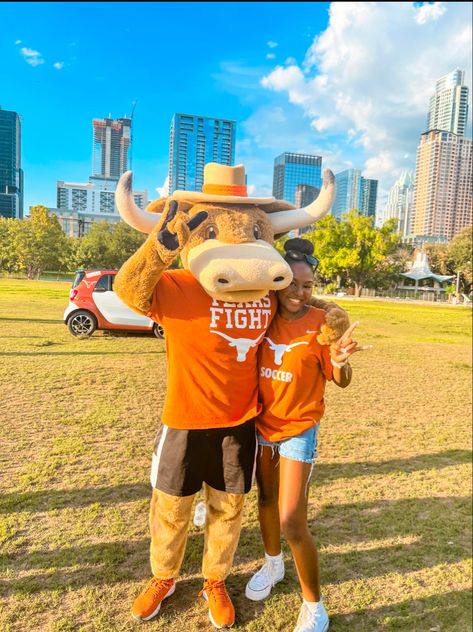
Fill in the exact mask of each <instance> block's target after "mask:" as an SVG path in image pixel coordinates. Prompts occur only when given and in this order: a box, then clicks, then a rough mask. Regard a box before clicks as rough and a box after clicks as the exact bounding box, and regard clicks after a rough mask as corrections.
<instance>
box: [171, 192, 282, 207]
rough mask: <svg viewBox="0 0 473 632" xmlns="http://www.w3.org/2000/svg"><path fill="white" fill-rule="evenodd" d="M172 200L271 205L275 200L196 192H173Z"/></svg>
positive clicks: (271, 198)
mask: <svg viewBox="0 0 473 632" xmlns="http://www.w3.org/2000/svg"><path fill="white" fill-rule="evenodd" d="M171 197H172V199H173V200H177V201H179V200H182V201H183V202H221V203H222V204H272V203H273V202H274V201H275V199H276V198H274V197H268V198H253V197H242V196H240V195H211V194H210V193H199V192H198V191H179V190H178V191H174V193H172V194H171Z"/></svg>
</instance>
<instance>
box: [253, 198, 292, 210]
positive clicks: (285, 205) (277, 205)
mask: <svg viewBox="0 0 473 632" xmlns="http://www.w3.org/2000/svg"><path fill="white" fill-rule="evenodd" d="M259 208H260V209H261V210H262V211H264V212H265V213H278V212H279V211H289V210H291V209H293V208H295V206H293V205H292V204H289V202H286V201H284V200H274V202H271V204H262V205H261V206H260V207H259Z"/></svg>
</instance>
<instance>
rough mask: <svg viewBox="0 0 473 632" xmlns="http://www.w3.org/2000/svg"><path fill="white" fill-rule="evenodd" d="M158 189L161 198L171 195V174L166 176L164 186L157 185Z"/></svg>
mask: <svg viewBox="0 0 473 632" xmlns="http://www.w3.org/2000/svg"><path fill="white" fill-rule="evenodd" d="M156 191H157V192H158V193H159V197H160V198H162V197H167V196H168V195H169V176H166V179H165V180H164V182H163V185H162V186H160V187H156Z"/></svg>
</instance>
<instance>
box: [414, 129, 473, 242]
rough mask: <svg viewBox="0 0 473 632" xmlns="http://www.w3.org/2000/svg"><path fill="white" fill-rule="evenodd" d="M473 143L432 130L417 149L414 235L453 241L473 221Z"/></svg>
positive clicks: (421, 138) (455, 135)
mask: <svg viewBox="0 0 473 632" xmlns="http://www.w3.org/2000/svg"><path fill="white" fill-rule="evenodd" d="M472 208H473V173H472V141H471V140H470V139H466V138H463V137H462V136H459V135H457V134H453V133H452V132H443V131H438V130H431V131H429V132H424V133H423V134H421V137H420V145H419V147H418V149H417V162H416V175H415V187H414V213H413V220H412V235H414V236H416V237H424V236H436V237H443V238H445V239H447V240H450V239H452V237H454V236H455V235H456V234H457V233H459V232H460V231H461V230H462V229H463V228H465V227H466V226H469V225H470V224H471V223H472V221H473V217H472Z"/></svg>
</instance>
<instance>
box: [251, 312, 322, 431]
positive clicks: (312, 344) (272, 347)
mask: <svg viewBox="0 0 473 632" xmlns="http://www.w3.org/2000/svg"><path fill="white" fill-rule="evenodd" d="M325 316H326V313H325V311H324V310H321V309H317V308H315V307H310V308H309V311H308V312H307V313H306V314H304V316H302V318H298V319H296V320H286V319H284V318H282V317H281V316H279V315H277V316H276V317H275V318H274V320H273V322H272V324H271V326H270V328H269V330H268V332H267V334H266V336H265V338H264V341H263V343H262V344H261V346H260V349H259V353H258V356H259V358H258V359H259V362H258V364H259V393H260V400H261V402H262V405H263V409H262V411H261V413H260V414H259V416H258V419H257V421H256V426H257V428H258V430H259V432H260V433H261V434H262V435H263V437H264V438H265V439H266V440H267V441H281V440H282V439H287V438H289V437H293V436H295V435H298V434H301V433H302V432H305V431H306V430H308V429H309V428H310V427H311V426H313V425H315V424H316V423H317V422H318V421H319V420H320V418H321V417H322V415H323V414H324V410H325V403H324V392H325V384H326V381H327V380H331V379H332V375H333V369H332V364H331V362H330V348H329V347H328V346H322V345H320V344H319V343H318V342H317V336H318V334H319V333H320V328H321V326H322V325H323V324H324V322H325Z"/></svg>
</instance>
